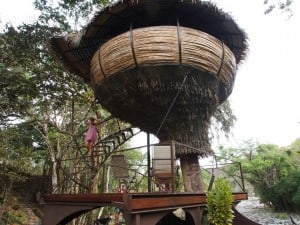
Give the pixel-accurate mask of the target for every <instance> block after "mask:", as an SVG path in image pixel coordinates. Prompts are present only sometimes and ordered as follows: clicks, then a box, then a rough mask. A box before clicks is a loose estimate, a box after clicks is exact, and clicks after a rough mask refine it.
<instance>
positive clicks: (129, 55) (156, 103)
mask: <svg viewBox="0 0 300 225" xmlns="http://www.w3.org/2000/svg"><path fill="white" fill-rule="evenodd" d="M69 37H70V36H67V37H55V38H53V39H52V40H51V41H52V45H53V48H54V49H55V51H56V52H57V53H58V55H59V56H60V57H61V59H62V60H63V62H64V63H65V65H66V66H67V67H68V69H69V70H70V71H71V72H73V73H75V74H77V75H79V76H81V77H82V78H83V79H84V80H85V81H86V82H90V83H91V85H92V87H93V88H94V91H95V95H96V97H97V98H98V99H99V101H100V102H101V104H102V105H103V106H104V107H106V108H107V109H108V111H110V112H111V113H112V114H113V115H114V116H116V117H119V118H120V119H122V120H125V121H128V122H130V123H131V124H133V125H135V126H138V127H140V128H141V129H142V130H144V131H149V132H151V133H154V134H157V136H158V137H159V138H160V140H162V141H166V140H176V141H178V142H182V143H185V144H188V145H192V146H194V147H197V148H200V149H203V150H205V151H206V152H210V151H211V150H210V144H209V140H208V127H209V121H210V117H211V115H212V114H213V112H214V110H215V109H216V107H217V106H218V105H219V104H221V103H222V102H223V101H224V100H225V99H226V98H227V97H228V96H229V95H230V93H231V91H232V88H233V84H234V78H235V73H236V65H237V64H238V63H239V62H240V61H241V60H242V59H243V58H244V56H245V52H246V49H247V43H246V35H245V34H244V32H243V31H242V30H241V29H240V28H239V27H238V26H237V24H236V23H235V22H234V21H233V19H232V18H231V17H230V16H229V15H228V14H226V13H224V12H222V11H221V10H219V9H218V8H217V7H216V6H214V5H212V4H210V3H205V2H201V1H191V0H138V1H137V0H135V1H134V0H124V1H121V2H119V3H117V4H115V5H113V6H110V7H107V8H105V9H104V10H102V11H101V12H99V14H98V15H96V16H95V17H94V19H93V21H92V22H91V23H90V24H89V25H88V26H87V27H86V29H85V31H84V32H83V33H82V36H81V37H80V39H78V37H77V42H76V43H75V42H74V40H73V39H72V38H69ZM182 84H183V85H182ZM175 96H178V97H177V98H176V101H174V99H175ZM173 103H174V104H173ZM170 106H172V107H171V108H170ZM166 115H167V117H165V116H166ZM186 154H188V155H189V154H193V155H198V153H197V152H196V151H195V150H189V149H185V148H182V149H181V150H179V151H178V152H177V155H179V156H184V155H186Z"/></svg>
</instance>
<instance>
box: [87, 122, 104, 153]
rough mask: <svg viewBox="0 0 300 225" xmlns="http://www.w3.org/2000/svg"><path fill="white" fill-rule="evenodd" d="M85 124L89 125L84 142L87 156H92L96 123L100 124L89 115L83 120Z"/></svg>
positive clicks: (95, 138) (95, 137)
mask: <svg viewBox="0 0 300 225" xmlns="http://www.w3.org/2000/svg"><path fill="white" fill-rule="evenodd" d="M85 124H86V125H87V126H89V129H88V131H87V133H86V135H85V138H84V142H85V146H86V148H87V150H88V156H93V148H94V144H95V143H96V141H97V125H99V124H100V121H99V120H96V119H95V118H93V117H90V118H89V119H88V120H86V121H85Z"/></svg>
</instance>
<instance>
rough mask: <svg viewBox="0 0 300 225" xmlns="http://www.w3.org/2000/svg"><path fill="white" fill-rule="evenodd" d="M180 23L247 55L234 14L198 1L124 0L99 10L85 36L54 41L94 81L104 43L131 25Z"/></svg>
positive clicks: (75, 67) (238, 56)
mask: <svg viewBox="0 0 300 225" xmlns="http://www.w3.org/2000/svg"><path fill="white" fill-rule="evenodd" d="M177 22H178V23H179V24H180V26H182V27H190V28H193V29H196V30H201V31H204V32H206V33H208V34H210V35H212V36H214V37H216V38H218V39H219V40H221V41H223V42H224V44H225V45H227V46H228V47H229V49H230V50H231V51H232V52H233V54H234V56H235V58H236V62H237V64H238V63H239V62H240V61H241V60H242V59H243V58H244V57H245V54H246V51H247V37H246V35H245V33H244V32H243V30H242V29H240V28H239V27H238V25H237V24H236V23H235V22H234V20H233V19H232V17H231V16H230V15H228V14H227V13H225V12H223V11H221V10H220V9H218V8H217V7H216V6H215V5H213V4H211V3H208V2H202V1H196V0H194V1H191V0H135V1H133V0H124V1H120V2H119V3H116V4H115V5H113V6H109V7H107V8H105V9H103V10H102V11H101V12H99V13H98V14H97V15H96V16H95V17H94V19H93V20H92V22H91V23H90V24H88V25H87V27H86V28H85V30H84V31H83V33H82V36H75V38H74V35H70V36H66V37H54V38H52V40H51V43H52V46H53V49H54V50H55V51H56V52H57V54H58V55H59V57H60V58H61V59H62V60H63V62H64V63H65V65H66V67H67V68H68V69H69V70H70V71H71V72H73V73H75V74H76V75H79V76H81V77H82V78H84V80H86V81H90V62H91V58H92V57H93V55H94V53H95V52H96V51H97V49H98V48H99V46H101V45H102V44H103V43H104V42H106V41H107V40H109V39H111V38H112V37H114V36H116V35H119V34H121V33H124V32H126V31H128V30H130V29H131V28H132V29H135V28H141V27H147V26H157V25H177ZM74 40H75V41H74ZM74 42H75V43H74Z"/></svg>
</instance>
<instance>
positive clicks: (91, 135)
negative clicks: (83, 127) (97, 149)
mask: <svg viewBox="0 0 300 225" xmlns="http://www.w3.org/2000/svg"><path fill="white" fill-rule="evenodd" d="M84 140H85V141H91V142H94V143H95V142H96V140H97V127H96V125H91V126H90V127H89V129H88V131H87V133H86V135H85V139H84Z"/></svg>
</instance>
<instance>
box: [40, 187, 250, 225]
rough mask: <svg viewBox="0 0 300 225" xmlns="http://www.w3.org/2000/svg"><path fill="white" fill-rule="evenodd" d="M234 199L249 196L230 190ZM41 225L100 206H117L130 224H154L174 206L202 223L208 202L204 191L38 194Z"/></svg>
mask: <svg viewBox="0 0 300 225" xmlns="http://www.w3.org/2000/svg"><path fill="white" fill-rule="evenodd" d="M233 197H234V202H235V203H238V202H239V201H241V200H246V199H248V195H247V193H233ZM38 200H39V202H40V203H41V204H44V219H43V225H50V224H51V225H53V224H59V225H62V224H66V223H68V222H70V221H71V220H73V219H74V218H76V217H77V216H79V215H81V214H83V213H85V212H87V211H90V210H93V209H96V208H99V207H103V206H113V207H116V208H120V209H121V210H122V212H123V215H124V217H125V220H126V223H127V224H130V225H141V224H143V225H155V224H156V223H157V222H158V221H159V220H160V219H161V218H163V217H164V216H166V215H167V214H169V213H170V212H172V211H173V210H175V209H178V208H182V209H184V210H185V211H186V212H188V213H189V214H190V215H191V217H192V218H193V221H194V225H200V224H201V217H202V213H203V211H204V209H205V207H206V204H207V198H206V194H205V193H165V192H155V193H105V194H74V195H72V194H58V195H48V194H46V195H41V196H39V198H38Z"/></svg>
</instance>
